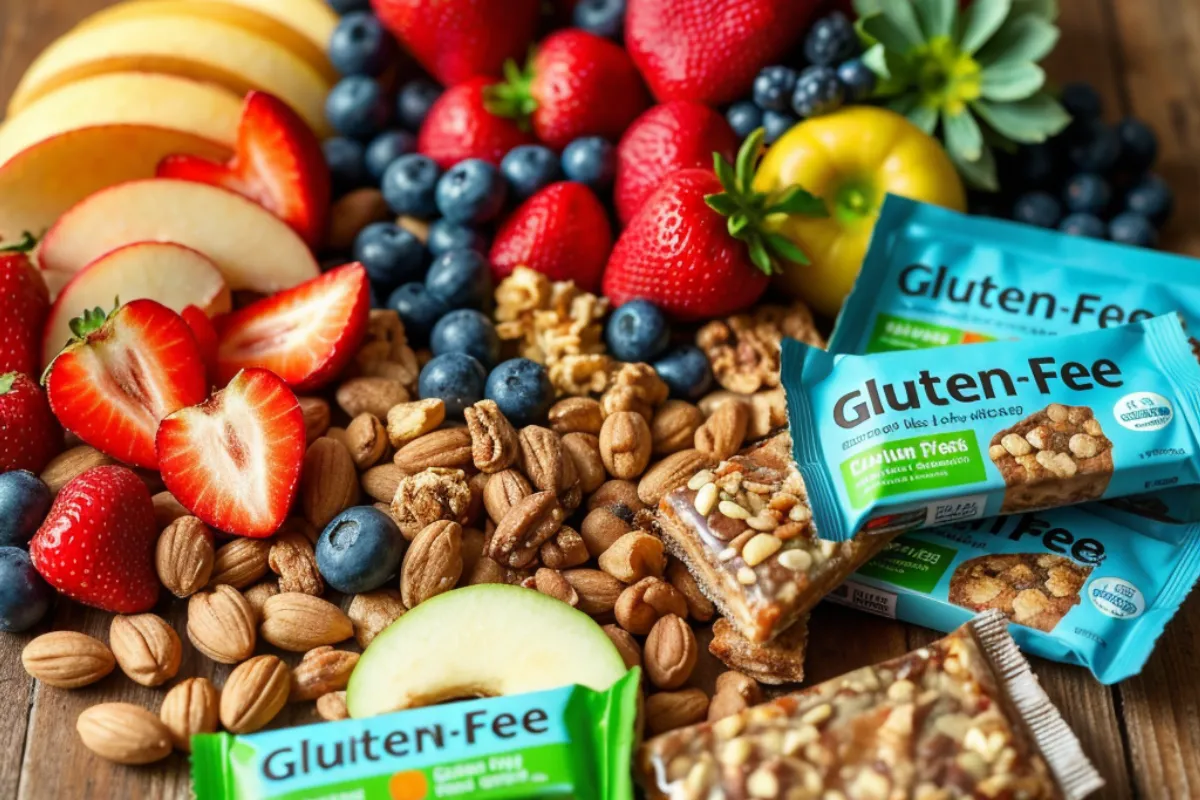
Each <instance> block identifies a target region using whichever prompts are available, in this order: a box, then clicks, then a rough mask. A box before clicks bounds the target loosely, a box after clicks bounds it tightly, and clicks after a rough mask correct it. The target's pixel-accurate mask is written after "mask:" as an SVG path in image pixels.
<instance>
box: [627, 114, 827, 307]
mask: <svg viewBox="0 0 1200 800" xmlns="http://www.w3.org/2000/svg"><path fill="white" fill-rule="evenodd" d="M762 146H763V131H762V129H759V130H757V131H755V132H754V133H752V134H751V135H750V136H749V137H748V138H747V139H746V141H745V143H744V144H743V145H742V148H741V150H740V151H739V152H738V157H737V168H736V170H735V168H734V167H732V166H731V165H730V164H729V162H727V161H726V160H725V159H723V158H721V157H720V156H719V155H717V156H714V158H713V162H714V164H715V166H716V172H715V173H714V172H713V171H711V170H705V169H684V170H680V171H678V172H676V173H674V174H672V175H670V176H668V177H667V178H666V179H665V180H664V181H663V182H662V185H661V186H659V188H658V189H657V190H655V192H654V193H653V194H652V195H650V197H649V198H647V199H646V202H645V203H644V204H643V205H642V207H641V208H640V209H639V210H638V212H637V213H636V214H635V215H634V217H633V219H632V220H630V222H629V226H628V227H627V228H626V229H625V231H624V233H622V234H621V238H620V239H618V240H617V244H616V246H615V247H613V251H612V255H611V256H610V257H609V259H608V267H607V268H606V269H605V272H604V294H606V295H607V296H608V297H609V299H611V300H612V301H613V303H614V304H616V305H618V306H619V305H621V304H623V303H625V302H627V301H629V300H632V299H634V298H636V297H640V298H643V299H645V300H649V301H650V302H651V303H653V304H654V305H656V306H658V307H659V308H660V309H662V310H663V311H665V312H666V313H668V314H670V315H671V316H673V317H675V318H677V319H681V320H697V319H704V318H707V317H720V316H725V315H727V314H732V313H735V312H737V311H741V310H742V309H744V308H746V307H747V306H749V305H751V304H752V303H754V302H755V301H756V300H758V298H759V297H761V296H762V294H763V292H764V291H765V290H766V288H767V283H768V282H769V280H770V276H771V275H773V274H775V273H776V272H778V271H779V269H780V267H781V266H782V265H783V264H785V263H786V262H792V263H793V264H806V263H808V259H807V258H806V257H805V255H804V253H803V252H801V251H800V249H799V248H797V247H796V246H795V245H794V244H792V243H791V242H790V241H788V240H787V239H785V238H783V237H782V236H779V235H778V234H774V233H771V232H770V231H769V230H768V229H767V225H766V218H767V216H768V215H772V214H805V215H809V216H825V214H826V213H827V212H826V209H825V204H824V202H822V201H821V200H819V199H818V198H816V197H813V196H812V195H810V194H809V193H808V192H806V191H804V190H803V189H801V188H800V187H799V186H793V187H791V188H789V189H787V190H786V191H784V192H782V193H781V194H779V195H778V196H773V197H766V196H764V195H762V194H760V193H757V192H755V191H754V190H753V189H752V184H753V181H754V167H755V165H756V164H757V163H758V158H759V156H760V155H761V153H762ZM718 176H719V177H718ZM793 268H794V267H793Z"/></svg>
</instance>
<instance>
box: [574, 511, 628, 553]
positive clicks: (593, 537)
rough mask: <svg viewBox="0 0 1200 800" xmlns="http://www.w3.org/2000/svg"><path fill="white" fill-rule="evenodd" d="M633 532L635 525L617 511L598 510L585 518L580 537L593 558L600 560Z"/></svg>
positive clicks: (580, 527) (580, 528) (580, 529)
mask: <svg viewBox="0 0 1200 800" xmlns="http://www.w3.org/2000/svg"><path fill="white" fill-rule="evenodd" d="M631 530H633V525H632V524H631V523H630V522H629V520H628V519H626V518H625V517H624V516H621V515H619V514H618V513H617V512H616V511H615V510H613V509H611V508H597V509H594V510H592V511H591V512H589V513H588V515H587V516H586V517H584V518H583V523H582V524H580V526H579V535H580V536H581V537H582V538H583V543H584V546H585V547H587V550H588V553H590V554H591V556H592V558H599V557H600V556H601V555H603V554H604V551H605V550H607V549H608V548H610V547H612V546H613V544H614V543H615V542H616V541H617V540H618V539H620V538H621V537H622V536H624V535H625V534H627V533H629V532H630V531H631Z"/></svg>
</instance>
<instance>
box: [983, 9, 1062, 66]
mask: <svg viewBox="0 0 1200 800" xmlns="http://www.w3.org/2000/svg"><path fill="white" fill-rule="evenodd" d="M1057 43H1058V28H1056V27H1055V26H1054V25H1053V24H1051V23H1049V22H1047V21H1046V20H1044V19H1042V18H1041V17H1039V16H1037V15H1036V14H1022V15H1020V16H1010V17H1009V18H1008V21H1007V22H1005V23H1004V24H1003V25H1002V26H1001V27H1000V30H998V31H996V35H995V36H993V37H992V38H991V40H990V41H989V42H988V43H987V44H986V45H984V46H983V47H982V48H980V50H979V52H978V53H976V54H975V55H976V58H977V59H978V60H979V63H980V64H982V65H984V66H985V67H990V66H996V65H1000V64H1010V63H1014V62H1015V63H1020V62H1023V61H1041V60H1042V59H1043V58H1045V57H1046V56H1047V55H1049V54H1050V51H1051V50H1053V49H1054V45H1055V44H1057Z"/></svg>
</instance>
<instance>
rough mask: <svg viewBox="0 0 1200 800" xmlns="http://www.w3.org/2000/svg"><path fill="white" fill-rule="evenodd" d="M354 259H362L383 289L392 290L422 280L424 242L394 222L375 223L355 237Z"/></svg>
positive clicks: (370, 274) (374, 282) (372, 276)
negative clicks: (403, 284)
mask: <svg viewBox="0 0 1200 800" xmlns="http://www.w3.org/2000/svg"><path fill="white" fill-rule="evenodd" d="M354 260H355V261H361V262H362V265H363V266H364V267H366V269H367V275H368V276H369V277H370V278H371V282H372V283H373V284H375V285H376V286H378V287H379V289H380V291H384V292H390V291H391V290H392V289H395V288H396V287H397V286H399V285H400V284H402V283H408V282H409V281H417V280H420V279H421V269H422V267H424V266H425V245H423V244H421V240H420V239H418V238H417V237H416V236H413V235H412V234H411V233H409V232H408V231H406V230H404V229H403V228H401V227H400V226H399V225H397V224H395V223H394V222H372V223H371V224H370V225H368V226H367V227H365V228H363V229H362V230H361V231H359V233H358V236H356V237H355V239H354Z"/></svg>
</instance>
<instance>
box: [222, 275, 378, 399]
mask: <svg viewBox="0 0 1200 800" xmlns="http://www.w3.org/2000/svg"><path fill="white" fill-rule="evenodd" d="M370 292H371V287H370V282H369V281H368V279H367V271H366V270H365V269H364V268H363V266H362V265H361V264H346V265H344V266H341V267H337V268H336V269H332V270H330V271H329V272H326V273H325V274H324V275H322V276H321V277H319V278H314V279H313V280H311V281H307V282H305V283H302V284H300V285H299V286H297V287H295V288H294V289H289V290H288V291H286V292H280V293H279V294H276V295H273V296H271V297H264V298H263V299H262V300H259V301H257V302H255V303H252V304H250V305H248V306H246V307H245V308H242V309H239V310H238V311H235V312H233V313H232V314H228V315H226V316H224V317H222V318H221V319H219V320H217V321H216V325H217V333H218V335H219V343H218V345H217V379H218V382H224V381H227V380H229V379H230V378H232V377H233V376H234V375H235V374H237V372H238V371H239V370H242V369H246V368H248V367H262V368H264V369H269V370H271V371H272V372H274V373H275V374H276V375H278V376H279V377H281V378H283V379H284V380H285V381H286V382H287V383H288V385H289V386H291V387H292V388H294V389H295V390H296V391H299V392H308V391H312V390H313V389H318V388H320V387H321V386H324V385H325V384H327V383H329V382H330V381H331V380H333V379H334V378H336V377H337V376H338V374H339V373H340V372H341V371H342V370H343V369H344V368H345V367H346V365H347V364H348V363H350V359H352V358H353V357H354V354H355V353H357V352H358V348H359V345H361V344H362V340H363V336H364V335H365V334H366V330H367V317H368V315H369V314H370V312H371V298H370Z"/></svg>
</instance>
